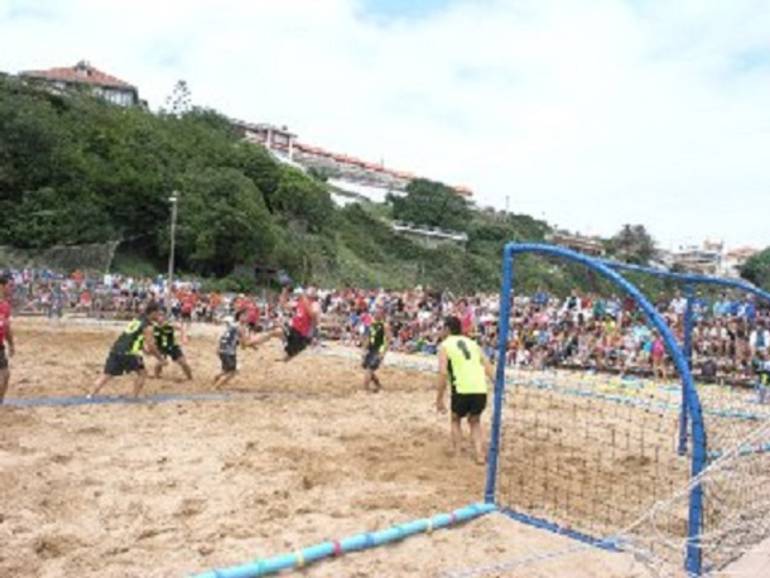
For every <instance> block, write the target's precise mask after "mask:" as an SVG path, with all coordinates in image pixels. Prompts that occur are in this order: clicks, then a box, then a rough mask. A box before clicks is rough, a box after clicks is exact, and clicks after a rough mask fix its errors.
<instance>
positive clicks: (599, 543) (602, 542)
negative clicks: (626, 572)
mask: <svg viewBox="0 0 770 578" xmlns="http://www.w3.org/2000/svg"><path fill="white" fill-rule="evenodd" d="M500 513H501V514H503V515H505V516H508V517H509V518H511V519H513V520H516V521H517V522H521V523H522V524H527V525H528V526H534V527H535V528H539V529H541V530H547V531H549V532H553V533H554V534H559V535H560V536H566V537H567V538H572V539H573V540H577V541H578V542H583V543H584V544H588V545H589V546H593V547H594V548H601V549H602V550H609V551H610V552H620V551H621V550H620V548H619V547H618V542H617V540H613V539H611V538H596V537H594V536H590V535H588V534H586V533H584V532H578V531H577V530H572V529H570V528H565V527H563V526H559V525H558V524H556V523H554V522H549V521H548V520H545V519H543V518H538V517H536V516H530V515H529V514H522V513H521V512H516V511H515V510H512V509H510V508H503V509H502V510H500Z"/></svg>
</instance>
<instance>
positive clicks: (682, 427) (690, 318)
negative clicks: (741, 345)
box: [678, 283, 695, 456]
mask: <svg viewBox="0 0 770 578" xmlns="http://www.w3.org/2000/svg"><path fill="white" fill-rule="evenodd" d="M684 291H685V298H686V299H687V305H686V308H685V310H684V344H683V348H684V358H685V360H686V361H687V366H688V367H689V368H690V373H692V330H693V327H694V325H695V319H694V315H693V313H694V312H693V307H694V305H695V304H694V300H695V292H694V291H693V286H692V284H690V283H688V284H687V285H685V287H684ZM678 453H679V455H680V456H683V455H685V454H686V453H687V392H686V391H685V390H684V388H682V407H681V408H680V409H679V450H678Z"/></svg>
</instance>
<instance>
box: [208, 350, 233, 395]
mask: <svg viewBox="0 0 770 578" xmlns="http://www.w3.org/2000/svg"><path fill="white" fill-rule="evenodd" d="M219 360H220V362H221V363H222V372H221V373H220V374H219V375H217V377H216V379H215V380H214V387H215V388H216V389H222V388H223V387H224V386H225V385H227V384H228V383H230V381H232V379H233V378H234V377H235V374H236V373H237V370H238V361H237V357H236V356H235V355H228V354H224V353H220V354H219Z"/></svg>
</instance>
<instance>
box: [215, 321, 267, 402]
mask: <svg viewBox="0 0 770 578" xmlns="http://www.w3.org/2000/svg"><path fill="white" fill-rule="evenodd" d="M225 323H226V324H227V326H226V328H225V332H224V333H223V334H222V336H221V337H220V338H219V361H220V362H221V363H222V371H221V373H219V375H217V376H216V377H215V378H214V387H215V388H216V389H222V388H223V387H224V386H225V385H227V384H228V383H230V381H231V380H232V379H233V378H234V377H235V375H236V374H237V373H238V357H237V356H238V347H241V348H246V347H256V346H257V340H256V339H255V338H253V337H251V336H250V332H249V324H248V315H247V312H246V310H245V309H241V310H240V311H237V312H236V313H235V318H232V317H229V318H227V319H226V320H225Z"/></svg>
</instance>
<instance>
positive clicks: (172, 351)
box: [163, 345, 184, 361]
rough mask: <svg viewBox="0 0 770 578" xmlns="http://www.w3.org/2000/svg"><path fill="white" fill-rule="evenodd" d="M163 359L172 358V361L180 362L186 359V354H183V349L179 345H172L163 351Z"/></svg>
mask: <svg viewBox="0 0 770 578" xmlns="http://www.w3.org/2000/svg"><path fill="white" fill-rule="evenodd" d="M163 357H170V358H171V361H179V360H180V359H181V358H182V357H184V353H183V352H182V348H181V347H179V346H178V345H172V346H171V347H169V348H168V349H164V350H163Z"/></svg>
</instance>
